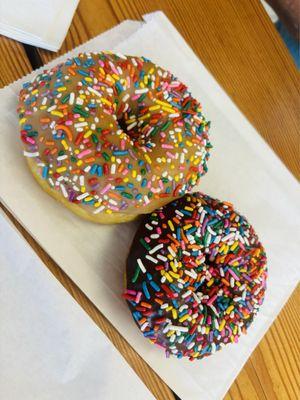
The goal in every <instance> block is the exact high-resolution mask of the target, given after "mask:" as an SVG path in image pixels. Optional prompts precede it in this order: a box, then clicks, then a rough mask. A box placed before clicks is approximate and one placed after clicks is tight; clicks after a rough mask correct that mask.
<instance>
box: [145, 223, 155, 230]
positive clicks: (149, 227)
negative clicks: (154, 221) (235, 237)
mask: <svg viewBox="0 0 300 400" xmlns="http://www.w3.org/2000/svg"><path fill="white" fill-rule="evenodd" d="M145 228H147V229H148V230H149V231H153V226H151V225H149V224H146V225H145Z"/></svg>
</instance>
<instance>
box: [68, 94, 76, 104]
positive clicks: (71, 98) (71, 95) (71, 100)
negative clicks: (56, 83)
mask: <svg viewBox="0 0 300 400" xmlns="http://www.w3.org/2000/svg"><path fill="white" fill-rule="evenodd" d="M74 100H75V94H74V92H71V93H70V98H69V104H71V105H72V104H74Z"/></svg>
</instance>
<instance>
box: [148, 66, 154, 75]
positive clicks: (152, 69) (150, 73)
mask: <svg viewBox="0 0 300 400" xmlns="http://www.w3.org/2000/svg"><path fill="white" fill-rule="evenodd" d="M153 72H154V68H153V67H152V68H150V69H149V72H148V74H149V75H152V74H153Z"/></svg>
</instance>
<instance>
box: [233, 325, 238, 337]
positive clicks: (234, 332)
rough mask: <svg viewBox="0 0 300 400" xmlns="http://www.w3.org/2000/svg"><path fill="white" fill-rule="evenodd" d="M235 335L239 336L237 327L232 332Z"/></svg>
mask: <svg viewBox="0 0 300 400" xmlns="http://www.w3.org/2000/svg"><path fill="white" fill-rule="evenodd" d="M232 332H233V334H234V335H236V334H237V326H236V325H235V326H234V328H233V330H232Z"/></svg>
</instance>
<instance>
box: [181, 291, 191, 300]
mask: <svg viewBox="0 0 300 400" xmlns="http://www.w3.org/2000/svg"><path fill="white" fill-rule="evenodd" d="M191 293H192V291H191V290H187V291H186V292H185V293H183V294H182V295H181V297H182V298H183V299H185V298H186V297H188V296H189V295H190V294H191Z"/></svg>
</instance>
